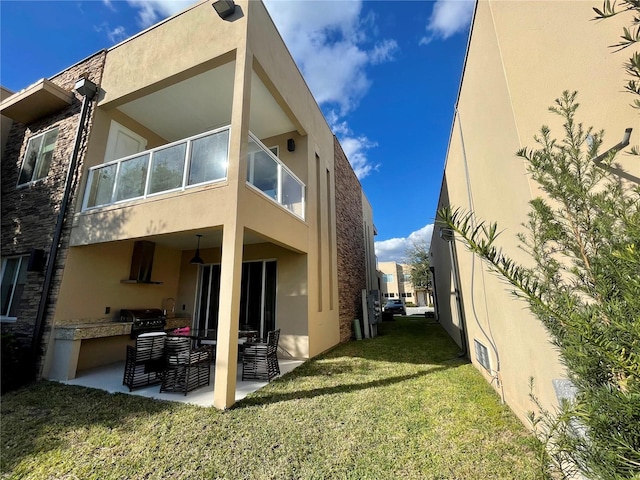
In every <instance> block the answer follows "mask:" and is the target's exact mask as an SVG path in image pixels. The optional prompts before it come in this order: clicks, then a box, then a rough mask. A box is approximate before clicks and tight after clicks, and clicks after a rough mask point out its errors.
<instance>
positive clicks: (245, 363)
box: [242, 329, 280, 382]
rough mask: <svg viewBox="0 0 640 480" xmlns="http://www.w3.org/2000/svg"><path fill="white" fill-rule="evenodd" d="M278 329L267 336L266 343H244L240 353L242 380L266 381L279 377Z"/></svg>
mask: <svg viewBox="0 0 640 480" xmlns="http://www.w3.org/2000/svg"><path fill="white" fill-rule="evenodd" d="M279 340H280V329H278V330H273V331H271V332H269V333H268V334H267V341H266V343H263V342H246V343H245V344H244V351H243V353H242V380H266V381H268V382H270V381H271V379H272V378H274V377H277V376H278V375H280V366H279V365H278V341H279Z"/></svg>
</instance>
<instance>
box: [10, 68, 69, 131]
mask: <svg viewBox="0 0 640 480" xmlns="http://www.w3.org/2000/svg"><path fill="white" fill-rule="evenodd" d="M74 98H75V97H74V96H73V94H72V93H71V92H68V91H67V90H65V89H63V88H61V87H59V86H58V85H56V84H55V83H53V82H51V81H49V80H47V79H45V78H43V79H42V80H39V81H37V82H36V83H34V84H33V85H30V86H29V87H27V88H25V89H24V90H21V91H19V92H17V93H14V94H13V95H11V96H10V97H8V98H7V99H5V100H3V101H2V103H0V113H1V114H2V115H4V116H5V117H9V118H11V119H13V120H16V121H17V122H20V123H24V124H25V125H26V124H29V123H32V122H34V121H35V120H38V119H39V118H42V117H45V116H47V115H50V114H52V113H55V112H58V111H60V110H62V109H63V108H65V107H67V106H69V105H71V103H72V102H73V99H74Z"/></svg>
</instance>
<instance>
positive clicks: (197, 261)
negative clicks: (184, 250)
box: [189, 235, 204, 265]
mask: <svg viewBox="0 0 640 480" xmlns="http://www.w3.org/2000/svg"><path fill="white" fill-rule="evenodd" d="M196 237H198V247H197V248H196V254H195V255H194V257H193V258H192V259H191V261H190V262H189V263H190V264H191V265H202V264H204V260H202V258H201V257H200V238H201V237H202V235H196Z"/></svg>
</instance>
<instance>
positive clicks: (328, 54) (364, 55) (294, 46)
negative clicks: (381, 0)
mask: <svg viewBox="0 0 640 480" xmlns="http://www.w3.org/2000/svg"><path fill="white" fill-rule="evenodd" d="M265 5H266V6H267V8H268V9H269V14H270V15H271V17H272V18H273V21H274V23H275V24H276V26H277V27H278V30H279V32H280V34H281V35H282V38H283V39H284V41H285V43H286V44H287V47H288V48H289V50H290V51H291V55H293V58H294V59H295V60H296V63H297V64H298V67H299V68H300V70H301V71H302V74H303V76H304V78H305V80H306V81H307V83H308V84H309V88H310V89H311V91H312V93H313V96H314V97H315V99H316V100H317V101H318V103H319V104H321V105H327V104H329V105H330V106H332V107H334V106H335V108H337V110H338V113H339V115H340V116H344V115H346V114H348V113H349V112H350V111H352V110H353V109H354V108H356V107H357V106H358V103H359V102H360V100H361V99H362V97H363V96H364V95H365V94H366V93H367V90H368V89H369V87H370V86H371V80H370V79H369V77H368V75H367V67H368V66H370V65H376V64H379V63H382V62H388V61H391V60H393V57H394V54H395V53H396V52H397V50H398V44H397V43H396V41H395V40H390V39H384V40H381V41H379V42H377V43H374V44H373V45H370V46H367V45H366V44H368V43H371V42H370V37H371V35H370V33H371V31H374V30H375V28H374V27H373V26H372V24H373V22H374V20H375V19H374V18H373V17H372V16H371V15H367V16H366V17H362V2H361V1H340V2H337V1H336V2H326V1H300V0H297V1H290V0H267V1H265ZM329 66H330V67H329Z"/></svg>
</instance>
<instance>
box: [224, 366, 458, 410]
mask: <svg viewBox="0 0 640 480" xmlns="http://www.w3.org/2000/svg"><path fill="white" fill-rule="evenodd" d="M457 366H459V365H456V364H453V363H452V364H451V365H450V366H446V365H442V366H437V367H433V368H430V369H428V370H421V371H419V372H416V373H412V374H408V375H398V376H394V377H388V378H382V379H379V380H373V381H369V382H362V383H344V384H340V385H332V386H326V387H319V388H312V389H309V390H294V391H289V392H283V393H277V392H264V391H263V392H260V391H258V392H256V393H254V394H252V395H249V396H248V397H246V398H244V399H243V400H241V401H240V402H239V403H238V404H237V406H236V407H234V408H243V407H255V406H262V405H270V404H274V403H279V402H286V401H289V400H301V399H305V398H316V397H320V396H323V395H338V394H342V393H352V392H357V391H361V390H367V389H371V388H381V387H386V386H389V385H394V384H397V383H402V382H406V381H408V380H414V379H417V378H420V377H424V376H425V375H429V374H432V373H436V372H439V371H441V370H447V369H449V368H455V367H457ZM289 375H292V374H289ZM284 378H285V379H286V378H287V377H284ZM290 380H291V381H295V378H293V379H290Z"/></svg>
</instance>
